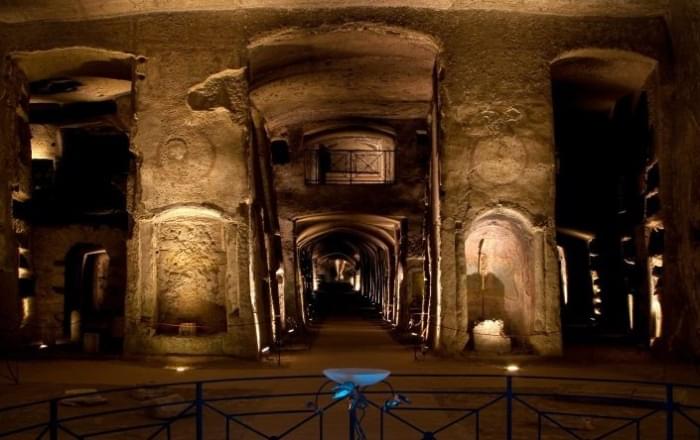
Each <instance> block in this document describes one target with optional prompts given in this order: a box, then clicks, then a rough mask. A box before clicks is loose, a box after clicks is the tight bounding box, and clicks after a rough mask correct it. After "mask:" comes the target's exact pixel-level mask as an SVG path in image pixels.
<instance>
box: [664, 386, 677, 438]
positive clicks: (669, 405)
mask: <svg viewBox="0 0 700 440" xmlns="http://www.w3.org/2000/svg"><path fill="white" fill-rule="evenodd" d="M675 411H676V404H675V402H674V401H673V385H672V384H670V383H669V384H666V439H667V440H672V439H673V413H674V412H675Z"/></svg>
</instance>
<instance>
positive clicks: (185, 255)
mask: <svg viewBox="0 0 700 440" xmlns="http://www.w3.org/2000/svg"><path fill="white" fill-rule="evenodd" d="M243 240H244V241H243V246H239V244H240V242H241V239H239V224H238V223H237V222H235V221H234V220H233V219H232V218H231V217H229V216H228V215H226V214H225V213H224V212H222V211H220V210H218V209H215V208H210V207H204V206H199V205H182V206H176V207H172V208H169V209H167V210H164V211H162V212H160V213H158V214H156V215H154V216H153V217H150V218H147V219H141V220H140V221H139V223H138V247H139V249H138V258H139V261H138V268H139V269H138V280H137V283H138V285H137V289H136V290H135V294H134V296H133V297H132V298H130V300H129V301H128V303H129V306H130V307H131V308H132V312H131V316H132V317H133V318H135V319H136V320H137V321H138V324H137V328H138V331H135V330H136V329H134V328H133V326H132V330H131V338H130V341H128V342H129V344H128V349H129V351H133V352H149V353H183V354H235V355H241V356H250V355H254V354H255V353H256V352H257V348H256V345H257V343H258V338H259V328H258V322H257V319H256V314H255V307H254V305H253V304H255V299H254V298H253V297H252V296H253V295H254V292H252V293H251V291H250V290H249V286H247V284H248V282H249V280H248V277H247V276H245V275H242V274H247V273H248V269H249V268H248V266H247V254H244V255H243V256H241V255H240V254H241V252H242V251H243V249H245V248H247V239H243ZM239 263H240V264H239ZM248 294H250V296H247V295H248Z"/></svg>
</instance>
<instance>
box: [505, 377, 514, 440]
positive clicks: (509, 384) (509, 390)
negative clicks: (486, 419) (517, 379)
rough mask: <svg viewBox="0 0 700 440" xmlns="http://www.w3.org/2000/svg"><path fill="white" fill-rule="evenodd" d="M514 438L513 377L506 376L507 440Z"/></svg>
mask: <svg viewBox="0 0 700 440" xmlns="http://www.w3.org/2000/svg"><path fill="white" fill-rule="evenodd" d="M512 438H513V376H506V440H512Z"/></svg>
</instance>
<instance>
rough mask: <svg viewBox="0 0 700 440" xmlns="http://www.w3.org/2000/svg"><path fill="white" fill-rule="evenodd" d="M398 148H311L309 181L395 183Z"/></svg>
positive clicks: (307, 155)
mask: <svg viewBox="0 0 700 440" xmlns="http://www.w3.org/2000/svg"><path fill="white" fill-rule="evenodd" d="M394 155H395V151H394V150H349V149H338V148H333V149H327V150H319V149H307V150H305V151H304V170H305V171H304V174H305V181H306V183H307V184H329V185H330V184H338V185H339V184H350V185H353V184H387V183H393V182H394V157H395V156H394Z"/></svg>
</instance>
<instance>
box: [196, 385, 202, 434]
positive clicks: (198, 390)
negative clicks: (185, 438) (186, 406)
mask: <svg viewBox="0 0 700 440" xmlns="http://www.w3.org/2000/svg"><path fill="white" fill-rule="evenodd" d="M194 407H195V424H196V439H197V440H204V419H203V411H204V400H203V393H202V382H197V385H196V388H195V400H194Z"/></svg>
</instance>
